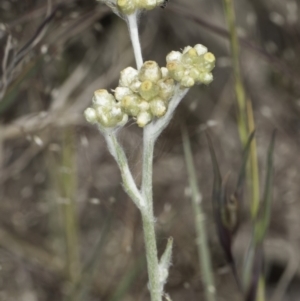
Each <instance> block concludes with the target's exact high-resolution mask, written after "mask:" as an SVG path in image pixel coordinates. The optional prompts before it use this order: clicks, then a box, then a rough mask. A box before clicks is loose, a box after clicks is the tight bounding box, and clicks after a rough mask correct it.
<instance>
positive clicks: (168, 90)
mask: <svg viewBox="0 0 300 301" xmlns="http://www.w3.org/2000/svg"><path fill="white" fill-rule="evenodd" d="M157 84H158V86H159V89H160V91H159V94H158V95H159V97H160V98H162V99H163V100H164V101H168V100H170V98H171V97H172V96H173V94H174V90H175V83H174V80H173V79H172V78H167V79H164V80H160V81H159V82H158V83H157Z"/></svg>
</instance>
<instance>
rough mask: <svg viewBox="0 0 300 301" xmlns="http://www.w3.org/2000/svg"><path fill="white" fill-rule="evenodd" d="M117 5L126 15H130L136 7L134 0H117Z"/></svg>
mask: <svg viewBox="0 0 300 301" xmlns="http://www.w3.org/2000/svg"><path fill="white" fill-rule="evenodd" d="M117 6H118V8H119V10H120V11H121V12H122V13H124V14H126V15H131V14H132V13H134V12H135V10H136V8H137V7H136V4H135V1H134V0H118V1H117Z"/></svg>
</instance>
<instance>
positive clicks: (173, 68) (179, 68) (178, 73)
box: [167, 61, 184, 82]
mask: <svg viewBox="0 0 300 301" xmlns="http://www.w3.org/2000/svg"><path fill="white" fill-rule="evenodd" d="M167 69H168V70H169V73H170V76H171V77H172V78H174V79H175V80H176V81H178V82H180V81H181V79H182V77H183V76H184V67H183V65H182V64H181V63H180V62H177V61H171V62H169V63H167Z"/></svg>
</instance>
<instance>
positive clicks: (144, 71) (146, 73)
mask: <svg viewBox="0 0 300 301" xmlns="http://www.w3.org/2000/svg"><path fill="white" fill-rule="evenodd" d="M161 78H162V74H161V70H160V68H159V66H158V64H157V63H156V62H155V61H147V62H145V63H144V64H143V66H142V67H141V69H140V71H139V80H140V81H142V82H143V81H146V80H149V81H152V82H157V81H158V80H160V79H161Z"/></svg>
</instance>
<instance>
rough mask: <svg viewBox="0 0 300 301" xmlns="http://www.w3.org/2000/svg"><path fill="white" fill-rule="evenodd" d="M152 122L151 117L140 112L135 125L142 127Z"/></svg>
mask: <svg viewBox="0 0 300 301" xmlns="http://www.w3.org/2000/svg"><path fill="white" fill-rule="evenodd" d="M151 120H152V116H151V114H150V113H149V112H141V113H139V114H138V116H137V119H136V123H137V124H138V126H139V127H142V128H143V127H144V126H145V125H147V124H148V123H149V122H150V121H151Z"/></svg>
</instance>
